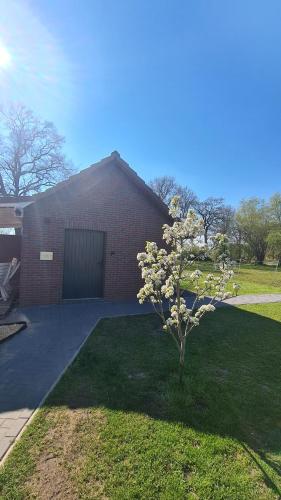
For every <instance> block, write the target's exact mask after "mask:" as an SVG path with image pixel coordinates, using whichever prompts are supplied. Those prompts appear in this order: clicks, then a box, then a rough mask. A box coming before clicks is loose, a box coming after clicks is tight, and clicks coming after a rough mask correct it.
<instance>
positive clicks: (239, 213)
mask: <svg viewBox="0 0 281 500" xmlns="http://www.w3.org/2000/svg"><path fill="white" fill-rule="evenodd" d="M63 145H64V138H63V137H62V136H61V135H59V134H58V132H57V130H56V128H55V126H54V124H53V123H51V122H48V121H43V120H40V119H39V118H37V117H36V116H35V115H34V113H33V112H32V111H31V110H29V109H28V108H27V107H26V106H24V105H23V104H12V105H10V106H8V107H6V108H5V109H4V108H3V107H2V108H1V107H0V198H1V196H2V197H4V196H7V195H8V196H17V197H18V196H19V197H20V196H27V195H32V194H35V193H37V192H40V191H43V190H44V189H46V188H48V187H50V186H53V185H54V184H56V183H57V182H58V181H60V180H62V179H64V178H67V177H68V176H69V175H70V173H71V172H72V166H71V163H70V162H69V161H68V160H67V159H66V157H65V155H64V154H63ZM150 187H151V188H152V189H153V191H155V193H156V194H157V195H158V196H159V197H160V198H161V199H162V200H163V201H164V203H166V204H167V205H168V204H169V202H170V201H171V198H172V197H173V196H174V195H175V194H177V195H179V196H180V212H181V216H182V217H183V216H184V215H185V214H186V213H187V211H188V210H189V208H193V209H194V210H195V211H196V212H197V214H198V215H199V217H200V218H201V219H202V221H203V228H204V242H205V244H208V242H209V240H210V237H211V236H212V235H213V234H215V233H217V232H220V233H223V234H227V235H228V237H229V239H230V242H231V254H232V255H231V257H232V258H233V259H235V260H240V259H243V260H245V261H251V260H252V259H254V260H255V261H256V262H260V263H261V262H263V261H264V259H265V257H268V258H270V259H275V260H279V259H281V193H276V194H274V195H273V196H272V197H271V198H270V199H269V200H268V201H267V202H266V201H264V200H261V199H259V198H250V199H248V200H244V201H242V202H241V204H240V206H239V207H238V209H237V210H235V209H234V208H233V207H231V206H230V205H227V204H226V203H225V201H224V199H223V198H214V197H209V198H206V199H205V200H199V199H198V197H197V196H196V194H195V193H194V192H193V191H192V190H191V189H189V188H188V187H186V186H181V185H179V184H178V183H177V182H176V180H175V179H174V177H170V176H163V177H157V178H155V179H153V180H152V181H151V182H150Z"/></svg>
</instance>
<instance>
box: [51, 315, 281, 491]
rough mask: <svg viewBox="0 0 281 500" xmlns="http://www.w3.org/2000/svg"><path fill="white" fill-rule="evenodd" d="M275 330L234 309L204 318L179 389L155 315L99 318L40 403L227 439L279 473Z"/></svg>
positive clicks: (279, 327)
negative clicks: (141, 417)
mask: <svg viewBox="0 0 281 500" xmlns="http://www.w3.org/2000/svg"><path fill="white" fill-rule="evenodd" d="M280 360H281V323H280V322H278V321H274V320H272V319H268V318H266V317H264V316H260V315H258V314H254V313H251V312H248V311H245V310H242V309H235V308H227V309H226V308H225V309H220V310H218V311H217V312H216V313H214V314H213V315H209V316H208V317H206V319H205V320H204V321H203V322H202V325H201V326H200V327H199V328H198V329H194V330H193V332H192V335H191V336H190V338H189V341H188V352H187V364H186V370H185V383H184V387H183V388H182V387H180V385H179V383H178V359H177V352H176V350H175V346H174V343H173V341H172V339H171V338H170V337H169V336H168V335H167V334H164V333H163V332H162V330H161V325H160V323H159V320H158V318H157V317H156V316H155V315H148V316H137V317H126V318H118V319H116V318H115V319H108V320H107V319H105V320H102V321H101V323H100V324H99V325H98V327H97V329H96V331H95V334H94V335H92V336H91V337H90V338H89V340H88V341H87V343H86V345H85V347H84V348H83V349H82V351H81V353H80V355H79V356H78V358H77V359H76V360H75V362H74V363H73V365H72V366H71V368H70V369H69V370H68V371H67V373H66V374H65V376H64V377H63V379H62V380H61V382H60V383H59V384H58V386H57V387H56V389H55V391H54V392H53V393H52V394H51V396H50V397H49V399H48V400H47V402H46V406H66V407H69V408H92V407H105V408H109V409H111V410H122V411H123V410H124V411H126V412H136V413H142V414H146V415H149V416H151V417H153V418H155V419H161V420H165V421H172V422H177V423H181V424H184V425H185V426H188V427H191V428H193V429H195V430H197V431H199V432H202V433H208V434H215V435H219V436H223V437H231V438H234V439H236V440H237V441H239V442H240V443H241V445H242V446H243V448H244V449H245V451H247V453H248V454H249V455H250V456H251V458H252V459H253V461H254V462H255V463H256V464H257V465H258V467H259V468H260V470H262V472H263V474H264V478H265V482H266V483H267V484H268V485H269V486H270V487H271V488H272V489H273V490H274V491H275V492H276V493H277V494H280V491H279V490H278V486H277V485H276V484H275V483H274V482H273V481H272V479H270V477H269V476H268V474H267V472H266V470H265V469H266V468H264V467H263V465H262V464H261V463H260V460H257V459H256V457H255V455H254V454H253V452H252V451H251V450H253V451H254V452H256V453H257V454H258V455H259V457H260V459H261V460H262V461H263V463H264V464H267V466H268V467H270V468H272V469H274V470H275V471H276V472H277V473H278V474H280V473H281V468H280V462H279V461H278V458H276V456H277V454H278V453H279V452H280V449H281V420H280V416H281V400H280V387H281V370H280Z"/></svg>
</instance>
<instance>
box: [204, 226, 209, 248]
mask: <svg viewBox="0 0 281 500" xmlns="http://www.w3.org/2000/svg"><path fill="white" fill-rule="evenodd" d="M204 242H205V245H207V244H208V230H207V229H205V230H204Z"/></svg>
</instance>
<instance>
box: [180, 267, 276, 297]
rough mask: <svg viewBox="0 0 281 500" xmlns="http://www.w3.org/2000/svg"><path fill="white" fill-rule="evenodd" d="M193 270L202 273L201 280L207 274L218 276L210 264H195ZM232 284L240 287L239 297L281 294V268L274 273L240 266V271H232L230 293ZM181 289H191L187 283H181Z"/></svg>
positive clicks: (269, 268) (237, 269)
mask: <svg viewBox="0 0 281 500" xmlns="http://www.w3.org/2000/svg"><path fill="white" fill-rule="evenodd" d="M195 268H197V269H200V270H201V271H202V272H203V278H204V275H206V274H207V273H214V274H218V272H217V271H215V270H214V265H213V263H212V262H198V263H197V264H195V267H194V269H195ZM233 282H236V283H239V284H240V286H241V288H240V290H239V295H244V294H251V293H257V294H260V293H281V268H280V269H279V271H277V272H276V271H275V268H274V267H272V266H265V265H264V266H261V265H256V266H254V265H248V264H242V265H241V267H240V269H239V268H238V267H237V268H236V269H234V277H233V279H232V280H231V282H230V283H229V285H228V288H227V289H228V290H229V291H232V283H233ZM183 287H184V288H186V289H192V288H191V287H190V284H189V283H187V282H185V283H183Z"/></svg>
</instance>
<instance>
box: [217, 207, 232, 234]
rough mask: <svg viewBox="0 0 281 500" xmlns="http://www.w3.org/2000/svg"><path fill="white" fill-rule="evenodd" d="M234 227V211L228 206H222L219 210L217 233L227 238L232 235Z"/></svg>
mask: <svg viewBox="0 0 281 500" xmlns="http://www.w3.org/2000/svg"><path fill="white" fill-rule="evenodd" d="M234 225H235V210H234V208H233V207H231V206H230V205H224V206H222V209H221V221H220V222H219V223H218V226H217V231H218V232H219V233H222V234H227V236H231V235H232V231H233V228H234Z"/></svg>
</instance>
